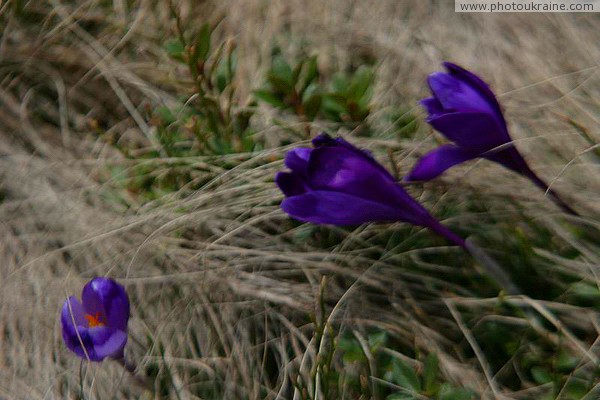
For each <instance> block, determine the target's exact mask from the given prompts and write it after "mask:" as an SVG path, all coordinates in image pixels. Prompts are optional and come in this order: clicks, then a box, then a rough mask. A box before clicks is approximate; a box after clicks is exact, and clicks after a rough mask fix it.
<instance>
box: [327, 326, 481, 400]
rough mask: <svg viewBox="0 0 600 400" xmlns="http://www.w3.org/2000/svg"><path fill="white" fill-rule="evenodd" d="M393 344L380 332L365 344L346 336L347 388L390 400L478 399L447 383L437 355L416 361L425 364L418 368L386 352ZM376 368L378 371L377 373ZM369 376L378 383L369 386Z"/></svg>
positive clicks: (343, 341) (342, 340) (340, 346)
mask: <svg viewBox="0 0 600 400" xmlns="http://www.w3.org/2000/svg"><path fill="white" fill-rule="evenodd" d="M391 345H392V343H390V339H389V336H388V334H387V333H386V332H384V331H380V330H374V331H373V332H371V333H370V334H368V335H367V336H366V338H365V340H363V342H362V343H361V341H359V340H358V338H357V337H355V336H354V335H348V334H347V335H343V336H342V337H341V338H340V339H339V341H338V343H337V350H339V351H341V352H342V354H343V355H342V363H343V370H344V371H345V372H344V384H345V385H346V388H347V389H348V388H352V389H353V390H355V391H356V393H357V395H358V394H360V395H365V396H368V395H371V396H376V397H377V398H385V399H386V400H410V399H422V398H430V399H436V400H473V399H475V395H474V393H473V392H471V391H470V390H468V389H464V388H458V387H456V386H455V385H453V384H451V383H448V382H444V380H443V376H442V375H441V373H440V372H441V371H440V368H439V360H438V358H437V356H436V355H435V354H433V353H430V354H429V355H427V357H425V359H424V360H423V362H422V363H418V362H416V363H415V365H417V364H419V365H422V367H416V366H413V365H412V364H408V363H407V362H406V361H404V360H403V359H401V358H399V357H397V356H396V353H395V352H388V351H385V349H386V348H389V346H391ZM365 349H368V352H369V353H370V355H371V356H372V360H374V365H370V364H369V359H368V357H367V354H365ZM373 367H374V368H376V370H374V371H373V370H372V368H373ZM369 376H371V377H372V378H376V379H375V380H373V382H377V384H371V385H368V384H367V382H368V380H369V379H370V378H369ZM372 378H371V379H372ZM357 398H358V397H357Z"/></svg>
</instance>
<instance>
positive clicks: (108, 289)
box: [61, 278, 129, 361]
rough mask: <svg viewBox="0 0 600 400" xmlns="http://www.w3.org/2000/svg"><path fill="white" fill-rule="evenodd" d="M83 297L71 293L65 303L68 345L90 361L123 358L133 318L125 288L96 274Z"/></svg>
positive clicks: (65, 329)
mask: <svg viewBox="0 0 600 400" xmlns="http://www.w3.org/2000/svg"><path fill="white" fill-rule="evenodd" d="M81 300H82V301H81V302H79V300H77V298H76V297H75V296H70V297H69V298H68V299H67V300H66V301H65V303H64V305H63V307H62V312H61V323H62V336H63V340H64V342H65V344H66V345H67V347H68V348H69V349H70V350H71V351H73V352H74V353H75V354H77V355H78V356H79V357H82V358H85V359H88V360H90V361H102V360H103V359H105V358H106V357H109V358H115V359H121V358H123V349H124V348H125V344H126V343H127V321H128V320H129V298H128V297H127V293H126V292H125V288H123V286H121V285H120V284H118V283H117V282H115V281H114V280H112V279H109V278H94V279H92V280H91V281H89V282H88V283H87V284H86V285H85V286H84V287H83V292H82V294H81Z"/></svg>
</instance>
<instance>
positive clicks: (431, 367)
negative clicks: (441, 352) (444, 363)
mask: <svg viewBox="0 0 600 400" xmlns="http://www.w3.org/2000/svg"><path fill="white" fill-rule="evenodd" d="M439 371H440V362H439V360H438V358H437V356H436V355H435V353H429V355H428V356H427V359H426V360H425V370H424V372H423V386H424V387H425V391H426V392H427V393H428V394H433V393H435V392H436V391H437V384H436V380H437V376H438V373H439Z"/></svg>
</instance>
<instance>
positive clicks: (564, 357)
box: [556, 349, 579, 373]
mask: <svg viewBox="0 0 600 400" xmlns="http://www.w3.org/2000/svg"><path fill="white" fill-rule="evenodd" d="M577 364H579V358H577V357H575V356H574V355H572V354H570V353H569V352H567V351H566V350H564V349H562V350H561V351H560V352H559V353H558V356H557V357H556V369H557V370H558V371H560V372H562V373H570V372H571V371H573V370H574V369H575V368H576V367H577Z"/></svg>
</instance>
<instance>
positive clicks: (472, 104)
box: [405, 62, 577, 215]
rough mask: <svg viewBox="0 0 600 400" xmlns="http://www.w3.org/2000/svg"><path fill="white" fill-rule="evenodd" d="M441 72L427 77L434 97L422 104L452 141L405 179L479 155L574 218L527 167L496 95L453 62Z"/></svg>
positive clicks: (432, 175)
mask: <svg viewBox="0 0 600 400" xmlns="http://www.w3.org/2000/svg"><path fill="white" fill-rule="evenodd" d="M443 65H444V67H446V70H447V71H448V72H447V73H446V72H435V73H433V74H431V75H429V78H428V83H429V87H430V89H431V92H432V94H433V97H429V98H427V99H424V100H422V101H421V104H422V105H423V106H424V107H425V109H426V110H427V113H428V114H429V116H428V118H427V122H429V124H431V126H432V127H433V128H434V129H436V130H437V131H439V132H441V133H442V134H443V135H444V136H446V138H448V139H449V140H450V141H452V142H454V144H447V145H443V146H441V147H438V148H437V149H435V150H433V151H431V152H430V153H428V154H426V155H425V156H423V157H422V158H421V159H420V160H419V161H418V162H417V164H416V165H415V167H414V168H413V170H412V171H411V172H410V174H409V175H408V176H407V177H406V178H405V179H406V180H409V181H424V180H430V179H433V178H435V177H437V176H438V175H440V174H442V173H443V172H444V171H446V170H447V169H448V168H450V167H452V166H454V165H457V164H460V163H462V162H464V161H467V160H471V159H474V158H477V157H483V158H486V159H488V160H491V161H495V162H497V163H500V164H502V165H504V166H505V167H506V168H508V169H511V170H513V171H515V172H517V173H519V174H521V175H523V176H525V177H527V178H529V179H530V180H531V181H533V183H535V184H536V185H537V186H538V187H540V188H541V189H543V190H544V191H548V192H549V194H550V195H551V196H552V198H553V200H554V201H555V202H556V203H557V204H558V205H559V206H560V207H561V208H563V210H565V211H567V212H569V213H571V214H575V215H576V214H577V213H576V212H575V211H573V209H571V208H570V207H569V206H568V205H567V204H566V203H564V202H563V201H562V200H561V199H560V198H559V197H558V195H557V194H556V193H555V192H554V191H553V190H551V189H549V188H548V185H547V184H546V183H545V182H544V181H543V180H542V179H540V178H539V177H538V176H537V175H536V174H535V173H534V172H533V171H532V170H531V169H530V168H529V166H528V165H527V163H526V162H525V159H523V157H522V156H521V154H520V153H519V152H518V151H517V149H516V147H515V146H514V144H513V143H512V139H511V137H510V135H509V134H508V128H507V126H506V121H505V120H504V116H503V115H502V111H501V109H500V105H499V104H498V101H497V100H496V96H494V93H493V92H492V91H491V90H490V88H489V86H488V85H487V84H486V83H485V82H484V81H483V80H481V79H480V78H479V77H478V76H476V75H475V74H473V73H471V72H469V71H467V70H465V69H464V68H461V67H459V66H458V65H456V64H452V63H449V62H445V63H444V64H443Z"/></svg>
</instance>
